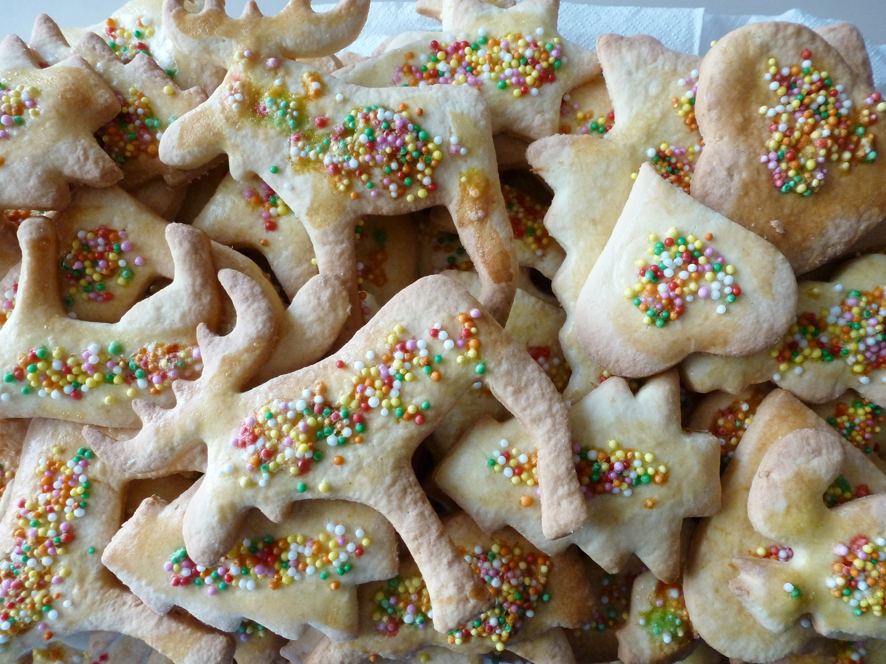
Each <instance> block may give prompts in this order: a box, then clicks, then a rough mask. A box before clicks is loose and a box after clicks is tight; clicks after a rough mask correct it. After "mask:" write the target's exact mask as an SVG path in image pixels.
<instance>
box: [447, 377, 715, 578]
mask: <svg viewBox="0 0 886 664" xmlns="http://www.w3.org/2000/svg"><path fill="white" fill-rule="evenodd" d="M569 421H570V424H571V427H572V462H573V466H574V468H575V472H576V473H577V474H578V477H579V483H580V484H581V487H582V492H583V495H584V497H585V500H586V501H587V503H588V509H589V511H590V519H589V520H588V521H587V523H586V524H585V525H584V526H582V528H581V529H579V530H577V531H576V532H574V533H573V534H571V535H569V536H568V537H565V538H562V539H559V540H556V541H550V540H549V539H548V538H546V537H545V536H544V535H543V533H542V531H541V528H540V523H539V513H540V508H543V507H544V505H546V504H547V498H546V491H547V490H548V489H547V488H546V486H545V481H544V478H541V477H539V476H538V474H537V471H536V464H537V462H538V455H537V448H536V447H535V445H534V444H533V442H532V441H531V440H530V439H529V437H528V436H527V435H526V432H525V431H524V430H523V429H522V427H521V425H520V423H519V422H517V421H516V420H509V421H507V422H504V423H501V424H500V423H498V422H495V421H494V420H491V419H490V418H485V419H483V420H480V421H479V422H478V423H477V425H476V426H475V427H474V428H473V429H472V430H471V431H470V432H469V433H468V434H467V435H466V436H465V437H464V438H463V439H462V440H461V442H459V444H458V445H456V446H455V447H454V448H453V450H452V451H451V452H450V453H449V455H448V456H447V457H446V459H444V460H443V462H442V463H441V464H440V465H439V466H438V467H437V470H436V471H435V474H434V477H435V479H436V481H437V484H438V485H439V486H440V488H441V489H443V490H444V491H445V492H446V493H447V494H449V495H450V496H451V497H452V498H453V499H454V500H455V501H456V502H457V503H458V504H459V505H460V506H461V507H462V508H463V509H465V510H466V511H467V512H468V513H469V514H471V516H472V517H473V518H474V519H475V520H476V521H477V523H479V524H480V525H481V526H482V527H483V528H484V529H486V530H488V531H492V530H495V529H496V528H500V527H502V526H503V525H505V524H507V525H510V526H512V527H513V528H515V529H516V530H517V531H518V532H520V533H521V534H523V535H524V536H525V537H526V538H527V539H529V541H531V542H532V543H533V544H534V545H535V546H538V547H539V548H540V549H542V550H543V551H546V552H549V553H555V552H558V551H562V550H564V549H565V548H566V547H567V546H569V545H570V544H576V545H578V546H579V547H580V548H581V549H582V550H583V551H584V552H585V553H587V554H588V555H589V556H590V557H591V558H592V559H593V560H594V561H595V562H596V563H598V564H599V565H600V566H601V567H602V568H603V569H605V570H606V571H607V572H609V573H613V574H614V573H617V572H619V571H620V570H621V569H622V568H623V567H624V566H625V565H626V564H627V563H628V561H629V559H630V556H631V554H632V553H636V554H637V556H638V557H639V558H640V560H641V561H642V562H643V563H645V564H646V565H647V566H648V567H649V569H651V570H652V571H653V572H654V573H655V575H656V576H657V577H658V578H660V579H662V580H664V581H668V582H673V581H676V580H677V578H678V577H679V573H680V531H681V528H682V525H683V521H684V519H687V518H691V517H695V516H703V515H706V516H709V515H711V514H714V513H715V512H716V511H717V509H718V507H719V504H720V482H719V466H720V462H719V458H720V455H719V451H718V448H719V445H718V444H717V441H716V439H715V438H714V437H713V436H711V435H710V434H706V433H688V432H684V431H683V429H682V427H681V426H680V388H679V380H678V378H677V374H676V372H674V371H671V372H669V373H666V374H663V375H660V376H657V377H656V378H653V379H652V380H650V381H649V382H647V383H646V384H645V385H644V386H643V387H641V388H640V390H639V391H638V392H637V393H636V395H635V394H633V393H632V392H631V390H630V388H629V387H628V384H627V382H626V381H625V380H624V379H623V378H617V377H612V378H609V379H607V380H606V381H605V382H604V383H603V384H602V385H601V386H600V387H598V388H597V389H595V390H594V391H593V392H591V393H590V394H589V395H588V396H586V397H584V398H583V399H582V400H581V401H579V402H578V403H577V404H575V405H573V406H572V407H571V409H570V411H569Z"/></svg>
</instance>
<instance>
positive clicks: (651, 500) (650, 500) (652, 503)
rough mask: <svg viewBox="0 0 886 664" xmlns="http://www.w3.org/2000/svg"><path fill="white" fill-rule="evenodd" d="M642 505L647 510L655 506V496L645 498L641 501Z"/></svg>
mask: <svg viewBox="0 0 886 664" xmlns="http://www.w3.org/2000/svg"><path fill="white" fill-rule="evenodd" d="M643 507H645V508H646V509H648V510H651V509H652V508H653V507H655V498H647V499H646V500H645V502H644V503H643Z"/></svg>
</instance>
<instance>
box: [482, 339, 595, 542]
mask: <svg viewBox="0 0 886 664" xmlns="http://www.w3.org/2000/svg"><path fill="white" fill-rule="evenodd" d="M490 332H491V330H490ZM496 332H498V331H496ZM498 334H503V332H498ZM483 348H484V351H483V352H484V353H488V352H490V351H491V350H492V349H495V348H502V349H503V350H502V351H500V354H499V356H498V357H494V358H493V357H490V361H489V366H490V367H492V369H491V370H490V371H489V372H488V373H487V374H486V384H487V385H488V386H489V389H490V390H492V394H493V395H494V396H495V398H496V399H498V400H499V401H500V402H501V403H502V404H504V406H505V407H506V408H507V409H508V410H509V411H510V412H511V413H512V414H513V415H514V416H515V417H516V418H517V419H518V420H519V422H520V424H522V425H523V428H524V429H526V431H527V432H528V433H529V435H530V436H531V437H532V440H533V441H535V443H536V445H537V446H538V479H539V486H540V488H541V491H542V494H541V511H542V529H543V531H544V535H545V537H547V538H548V539H557V538H559V537H564V536H566V535H569V534H570V533H573V532H575V531H576V530H578V528H580V527H581V525H582V524H583V523H584V522H585V521H587V520H588V516H589V515H588V507H587V504H586V503H585V499H584V496H583V495H582V493H581V487H580V486H579V483H578V477H576V474H575V466H574V465H573V463H572V438H571V434H570V431H569V413H568V411H567V408H566V404H565V403H564V402H563V398H562V397H561V396H560V394H559V393H558V392H557V389H556V388H555V387H554V385H553V383H551V381H550V380H549V379H548V377H547V376H546V375H545V373H544V371H542V369H541V367H539V366H538V364H537V363H536V362H535V360H533V359H532V358H531V357H530V356H529V355H528V354H527V353H526V352H525V351H523V350H522V349H521V348H518V347H517V346H516V345H514V344H513V343H510V344H497V343H487V344H484V346H483Z"/></svg>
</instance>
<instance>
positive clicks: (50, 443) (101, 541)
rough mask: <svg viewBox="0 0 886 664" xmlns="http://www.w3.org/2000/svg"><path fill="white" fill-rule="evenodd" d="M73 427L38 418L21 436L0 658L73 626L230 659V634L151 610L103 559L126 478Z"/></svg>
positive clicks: (185, 659)
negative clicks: (87, 443) (112, 571)
mask: <svg viewBox="0 0 886 664" xmlns="http://www.w3.org/2000/svg"><path fill="white" fill-rule="evenodd" d="M80 429H81V427H80V426H79V425H77V424H73V423H66V422H60V421H58V420H45V419H36V420H34V421H33V422H32V423H31V427H30V429H29V431H28V434H27V437H26V439H25V443H24V448H23V450H22V457H21V463H20V472H19V477H18V478H17V480H16V482H15V485H14V487H13V489H12V496H11V502H10V507H11V508H10V509H9V510H7V512H6V514H5V515H4V517H3V520H2V521H0V551H3V555H4V564H3V565H2V569H0V577H2V580H0V593H2V596H3V603H4V613H3V615H2V616H0V618H2V621H0V657H4V658H6V659H7V660H9V661H11V660H12V659H13V658H14V657H15V656H17V655H18V654H20V653H23V652H27V651H29V650H31V649H32V648H34V647H37V646H41V645H43V644H46V643H48V642H51V641H55V640H56V639H60V638H64V637H66V636H70V635H72V634H75V633H78V632H84V631H100V630H115V631H118V632H123V633H125V634H126V635H128V636H131V637H135V638H137V639H140V640H142V641H144V642H145V643H147V644H148V645H149V646H151V647H152V648H155V649H156V650H158V651H160V652H161V653H162V654H164V655H165V656H167V657H169V658H170V659H172V660H173V662H175V663H176V664H198V663H205V664H210V663H213V664H215V663H218V662H231V661H232V659H231V658H232V656H233V653H234V642H233V638H231V637H230V636H227V635H221V634H218V633H217V632H214V631H213V630H210V629H209V628H207V627H205V626H204V625H201V624H199V623H197V621H195V620H193V619H185V618H173V617H170V616H158V615H157V614H156V613H154V612H153V611H152V610H151V609H149V608H148V607H147V606H146V605H145V604H143V603H142V602H140V601H139V600H138V599H137V598H136V597H135V596H134V595H132V594H131V593H130V592H129V591H128V590H126V588H125V587H124V586H123V585H122V584H121V583H120V582H119V581H117V580H116V579H115V578H114V576H113V575H112V574H111V573H110V572H109V571H108V570H107V569H106V568H105V567H104V566H103V565H102V563H101V556H102V551H103V549H104V548H105V546H106V545H107V544H108V542H109V541H110V540H111V537H112V536H113V534H114V533H115V532H116V531H117V529H118V528H119V525H120V517H121V515H122V507H123V500H124V490H123V488H124V485H125V482H126V479H127V477H126V476H125V474H121V473H119V472H117V471H115V470H113V469H112V468H110V467H109V466H108V465H107V464H105V463H104V461H103V459H102V456H101V455H100V454H97V453H96V452H94V451H93V450H92V449H90V448H89V447H87V446H85V445H84V441H83V438H82V436H81V435H80ZM108 434H109V435H112V436H114V439H122V438H125V437H128V436H129V435H131V434H132V432H131V431H130V432H127V431H120V430H117V431H112V430H109V431H108ZM25 471H26V472H25ZM22 521H24V524H23V523H22ZM24 570H28V573H27V574H26V575H24V576H23V575H22V573H23V571H24Z"/></svg>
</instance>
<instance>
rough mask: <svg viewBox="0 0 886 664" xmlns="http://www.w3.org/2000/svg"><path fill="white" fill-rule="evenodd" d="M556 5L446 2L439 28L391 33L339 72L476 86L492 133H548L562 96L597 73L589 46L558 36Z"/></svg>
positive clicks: (414, 83) (372, 83)
mask: <svg viewBox="0 0 886 664" xmlns="http://www.w3.org/2000/svg"><path fill="white" fill-rule="evenodd" d="M559 8H560V3H559V2H558V1H557V0H526V1H524V2H521V3H519V4H518V5H515V6H513V7H507V8H499V7H496V6H494V5H492V4H489V3H485V2H482V1H481V0H443V2H442V3H441V8H440V9H441V12H440V20H441V23H442V27H443V32H442V33H437V32H431V33H407V34H406V35H402V36H401V37H398V38H394V39H393V40H392V41H391V42H390V43H389V44H388V45H387V46H386V47H385V52H384V53H382V54H381V55H377V56H375V57H372V58H369V59H367V60H364V61H362V62H359V63H357V64H355V65H353V66H351V67H346V68H344V69H342V70H340V71H338V72H336V74H335V75H336V76H338V77H340V78H342V79H344V80H346V81H349V82H352V83H358V84H359V85H365V86H368V87H388V86H407V87H427V86H439V85H441V84H442V85H456V86H461V85H464V86H470V87H474V88H477V89H478V90H479V91H480V92H481V93H482V95H483V99H484V100H485V101H486V103H487V104H488V105H489V109H490V112H491V116H492V131H493V133H495V134H498V133H507V134H511V135H515V136H519V137H523V138H526V139H530V140H534V139H538V138H541V137H543V136H550V135H551V134H553V133H555V132H556V131H557V127H558V125H559V115H560V101H561V100H562V99H563V95H564V94H566V93H567V92H569V91H570V90H572V89H573V88H576V87H578V86H580V85H582V84H583V83H586V82H588V81H590V80H593V79H594V78H595V77H597V76H599V75H600V64H599V63H598V62H597V59H596V57H595V56H594V54H593V53H592V52H590V51H587V50H585V49H583V48H582V47H580V46H579V45H578V44H574V43H572V42H569V41H567V40H565V39H563V38H562V37H560V34H559V33H558V32H557V14H558V12H559ZM456 35H457V36H456Z"/></svg>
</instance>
